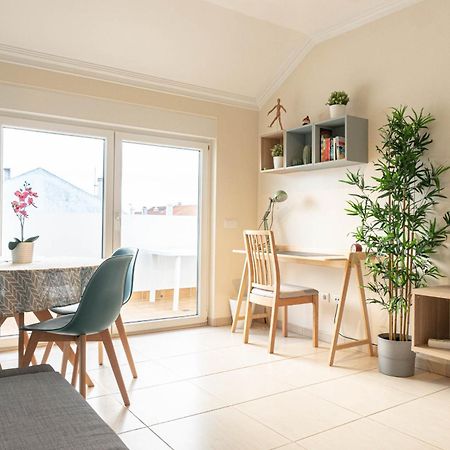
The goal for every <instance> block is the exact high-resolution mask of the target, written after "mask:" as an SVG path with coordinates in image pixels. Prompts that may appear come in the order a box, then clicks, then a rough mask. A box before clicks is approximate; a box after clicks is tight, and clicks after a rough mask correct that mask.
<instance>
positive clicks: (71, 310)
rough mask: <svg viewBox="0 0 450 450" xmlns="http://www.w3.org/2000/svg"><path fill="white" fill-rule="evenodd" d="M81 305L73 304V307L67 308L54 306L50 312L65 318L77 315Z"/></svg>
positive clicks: (68, 306)
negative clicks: (68, 315) (69, 315)
mask: <svg viewBox="0 0 450 450" xmlns="http://www.w3.org/2000/svg"><path fill="white" fill-rule="evenodd" d="M79 305H80V304H79V303H73V304H72V305H67V306H54V307H53V308H50V311H51V312H53V313H55V314H58V315H59V316H65V315H67V314H75V313H76V312H77V311H78V306H79Z"/></svg>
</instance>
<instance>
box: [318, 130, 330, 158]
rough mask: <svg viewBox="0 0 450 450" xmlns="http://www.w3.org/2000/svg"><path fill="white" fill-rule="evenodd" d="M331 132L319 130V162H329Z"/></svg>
mask: <svg viewBox="0 0 450 450" xmlns="http://www.w3.org/2000/svg"><path fill="white" fill-rule="evenodd" d="M331 135H332V130H328V129H326V128H321V129H320V161H330V156H331Z"/></svg>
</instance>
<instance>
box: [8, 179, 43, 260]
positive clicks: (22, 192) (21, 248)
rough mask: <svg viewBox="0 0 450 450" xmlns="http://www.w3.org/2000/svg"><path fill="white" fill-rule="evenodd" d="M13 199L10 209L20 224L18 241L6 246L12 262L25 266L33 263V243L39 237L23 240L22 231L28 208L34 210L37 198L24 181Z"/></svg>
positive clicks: (15, 240) (16, 239) (15, 239)
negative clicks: (9, 251)
mask: <svg viewBox="0 0 450 450" xmlns="http://www.w3.org/2000/svg"><path fill="white" fill-rule="evenodd" d="M14 195H15V197H16V198H15V199H14V200H13V201H12V202H11V207H12V209H13V211H14V213H15V215H16V216H17V218H18V219H19V222H20V239H19V238H14V241H11V242H10V243H9V244H8V248H9V249H10V250H11V253H12V262H13V263H17V264H26V263H31V262H32V261H33V250H34V241H35V240H36V239H37V238H38V237H39V236H32V237H29V238H27V239H24V234H23V229H24V225H25V219H27V218H28V217H29V216H28V211H27V210H28V208H30V207H31V206H32V207H33V208H36V205H35V203H34V202H35V199H36V197H37V196H38V195H37V193H36V192H34V191H33V190H32V189H31V186H30V184H29V183H27V182H26V181H25V183H24V184H23V187H22V188H20V189H18V190H17V191H16V192H14Z"/></svg>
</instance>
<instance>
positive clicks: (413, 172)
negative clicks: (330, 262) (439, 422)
mask: <svg viewBox="0 0 450 450" xmlns="http://www.w3.org/2000/svg"><path fill="white" fill-rule="evenodd" d="M433 120H434V119H433V117H432V116H431V115H430V114H423V112H422V111H420V113H417V112H415V111H414V110H413V111H412V113H411V114H408V113H407V108H406V107H400V108H394V109H393V110H392V114H391V115H390V116H388V123H387V124H386V125H385V126H383V127H382V128H381V129H380V132H381V137H382V145H381V147H377V151H378V153H379V154H380V158H379V159H378V160H377V161H376V162H375V169H376V172H377V174H376V176H374V177H372V184H371V185H368V184H366V181H365V179H364V176H363V175H362V174H361V173H360V172H359V171H358V172H357V173H351V172H349V173H348V174H347V179H346V180H343V181H344V182H345V183H348V184H350V185H352V186H355V187H357V188H358V193H356V194H352V197H353V199H352V200H350V201H349V202H348V209H347V212H348V214H350V215H353V216H358V217H359V218H360V220H361V224H360V225H359V226H358V228H357V229H356V232H355V233H353V235H354V237H355V238H356V240H357V241H358V242H361V243H362V244H363V245H365V247H366V252H367V258H366V266H367V269H368V275H369V279H370V281H369V282H368V283H367V286H366V288H367V289H368V290H369V291H371V292H372V294H373V297H372V298H369V299H368V301H369V302H371V303H378V304H380V305H381V307H382V308H383V309H385V310H386V311H387V313H388V322H389V332H388V333H383V334H380V335H379V336H378V355H379V368H380V371H381V372H382V373H385V374H387V375H394V376H411V375H414V363H415V353H414V352H412V351H411V338H410V334H409V333H410V312H411V298H412V291H413V289H414V288H418V287H422V286H425V285H426V283H427V280H428V279H430V278H438V277H439V276H440V273H439V270H438V268H437V267H436V265H435V264H434V263H433V262H432V260H431V257H432V255H433V254H434V253H436V250H437V249H438V248H439V247H440V246H441V245H443V244H444V242H445V240H446V239H447V234H448V232H449V227H450V214H449V213H448V212H447V213H445V214H444V216H443V218H442V220H440V221H438V220H437V219H436V211H435V207H436V206H437V205H438V203H439V200H440V199H441V198H445V196H444V195H443V187H442V185H441V181H440V178H441V175H442V174H443V173H444V172H445V171H446V170H448V169H449V167H448V166H441V165H437V166H435V165H433V164H432V163H431V162H429V161H426V160H425V159H424V155H425V152H426V151H427V150H428V146H429V145H430V144H431V142H432V139H431V138H430V134H429V132H428V124H429V123H430V122H431V121H433Z"/></svg>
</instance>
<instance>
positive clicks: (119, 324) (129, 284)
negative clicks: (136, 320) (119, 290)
mask: <svg viewBox="0 0 450 450" xmlns="http://www.w3.org/2000/svg"><path fill="white" fill-rule="evenodd" d="M138 253H139V250H138V249H135V248H129V247H122V248H118V249H117V250H116V251H115V252H114V253H113V254H112V257H115V256H120V255H131V256H132V257H133V259H132V262H131V264H130V266H129V268H128V273H127V278H126V282H125V289H124V293H123V302H122V304H123V305H125V304H126V303H127V302H128V301H129V300H130V298H131V295H132V293H133V280H134V268H135V265H136V259H137V255H138ZM78 306H79V303H75V304H73V305H68V306H55V307H54V308H51V311H52V312H54V313H55V314H57V315H58V316H65V315H67V314H75V313H76V312H77V309H78ZM115 324H116V328H117V332H118V333H119V337H120V340H121V342H122V346H123V349H124V351H125V355H126V357H127V361H128V365H129V366H130V370H131V373H132V375H133V378H137V371H136V366H135V364H134V360H133V355H132V354H131V348H130V344H129V342H128V338H127V334H126V332H125V327H124V325H123V321H122V317H121V315H120V314H119V315H118V317H117V319H116V320H115ZM52 346H53V342H49V343H48V344H47V348H46V349H45V352H44V356H43V358H42V364H45V363H46V362H47V360H48V357H49V355H50V351H51V349H52ZM98 361H99V364H100V365H102V364H103V345H102V343H101V342H99V343H98ZM66 369H67V353H66V352H64V357H63V362H62V366H61V374H62V375H63V376H65V375H66Z"/></svg>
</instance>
